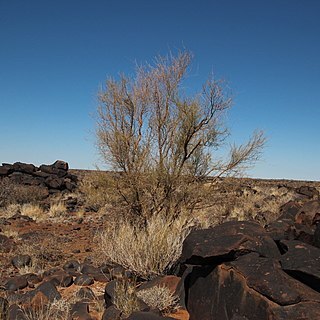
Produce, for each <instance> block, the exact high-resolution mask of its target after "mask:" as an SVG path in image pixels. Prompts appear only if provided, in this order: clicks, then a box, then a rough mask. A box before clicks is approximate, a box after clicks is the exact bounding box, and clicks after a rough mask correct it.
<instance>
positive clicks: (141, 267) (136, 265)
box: [99, 214, 192, 279]
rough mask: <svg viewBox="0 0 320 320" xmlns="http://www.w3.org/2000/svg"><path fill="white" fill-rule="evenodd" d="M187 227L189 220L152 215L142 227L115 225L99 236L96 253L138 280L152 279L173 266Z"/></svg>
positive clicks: (187, 231) (126, 221)
mask: <svg viewBox="0 0 320 320" xmlns="http://www.w3.org/2000/svg"><path fill="white" fill-rule="evenodd" d="M191 227H192V223H191V222H190V217H189V216H187V215H183V214H181V215H180V216H179V217H177V218H175V219H169V218H167V217H164V216H162V215H160V214H158V215H153V216H152V217H150V218H149V219H148V221H147V223H146V225H145V226H141V225H134V224H132V223H131V222H130V221H128V220H122V221H118V224H109V225H107V226H106V228H105V230H104V231H103V233H102V234H101V235H100V241H99V245H100V247H99V251H100V252H101V253H103V254H104V255H105V257H106V259H107V260H109V261H111V262H114V263H118V264H120V265H122V266H124V267H125V268H127V269H129V270H131V271H132V272H134V273H135V274H137V275H139V276H140V277H142V278H146V279H147V278H152V277H154V276H156V275H159V274H165V273H166V272H167V271H168V270H169V269H170V268H171V267H172V266H173V265H174V263H175V262H176V260H177V259H178V258H179V256H180V254H181V250H182V243H183V241H184V239H185V238H186V236H187V235H188V233H189V232H190V230H191Z"/></svg>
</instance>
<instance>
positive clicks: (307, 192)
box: [295, 186, 319, 199]
mask: <svg viewBox="0 0 320 320" xmlns="http://www.w3.org/2000/svg"><path fill="white" fill-rule="evenodd" d="M295 191H296V193H298V194H299V195H302V196H305V197H307V198H308V199H318V198H319V191H318V190H317V189H316V188H315V187H309V186H301V187H299V188H296V190H295Z"/></svg>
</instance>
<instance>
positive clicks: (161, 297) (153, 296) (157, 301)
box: [137, 286, 179, 316]
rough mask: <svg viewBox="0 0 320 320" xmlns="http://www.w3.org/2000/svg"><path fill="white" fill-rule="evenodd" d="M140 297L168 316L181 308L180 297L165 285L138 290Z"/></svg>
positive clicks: (152, 307)
mask: <svg viewBox="0 0 320 320" xmlns="http://www.w3.org/2000/svg"><path fill="white" fill-rule="evenodd" d="M137 296H138V298H140V299H141V300H142V301H143V302H145V303H146V304H147V305H148V306H149V307H151V309H154V310H159V311H160V312H161V314H162V315H164V316H166V315H169V314H170V313H173V312H174V311H176V310H177V309H178V308H179V298H178V297H177V296H176V295H175V294H173V293H172V292H171V291H170V289H169V288H167V287H165V286H154V287H151V288H148V289H144V290H140V291H138V292H137Z"/></svg>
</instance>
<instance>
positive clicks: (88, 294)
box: [76, 287, 96, 300]
mask: <svg viewBox="0 0 320 320" xmlns="http://www.w3.org/2000/svg"><path fill="white" fill-rule="evenodd" d="M76 297H77V298H79V299H85V300H94V299H96V296H95V294H94V292H93V291H92V290H91V289H90V288H88V287H84V288H81V289H80V290H79V291H78V292H77V293H76Z"/></svg>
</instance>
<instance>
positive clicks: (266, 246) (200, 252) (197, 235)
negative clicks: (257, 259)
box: [180, 221, 280, 265]
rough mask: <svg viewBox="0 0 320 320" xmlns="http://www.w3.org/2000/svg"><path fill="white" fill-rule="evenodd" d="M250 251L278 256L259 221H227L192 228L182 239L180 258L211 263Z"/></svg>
mask: <svg viewBox="0 0 320 320" xmlns="http://www.w3.org/2000/svg"><path fill="white" fill-rule="evenodd" d="M250 252H257V253H259V255H261V256H264V257H271V258H277V257H279V256H280V252H279V250H278V248H277V246H276V244H275V242H274V241H273V239H272V238H271V237H270V236H269V235H268V234H267V232H266V231H265V230H264V229H263V228H262V227H261V226H260V225H258V224H257V223H254V222H248V221H243V222H238V221H230V222H226V223H223V224H221V225H219V226H216V227H214V228H212V229H205V230H195V231H192V232H191V233H190V234H189V236H188V237H187V238H186V240H185V241H184V244H183V250H182V255H181V258H180V261H181V262H183V263H185V264H202V265H208V264H210V265H214V264H219V263H221V262H223V261H231V260H234V259H235V258H236V257H237V256H241V255H244V254H247V253H250Z"/></svg>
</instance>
